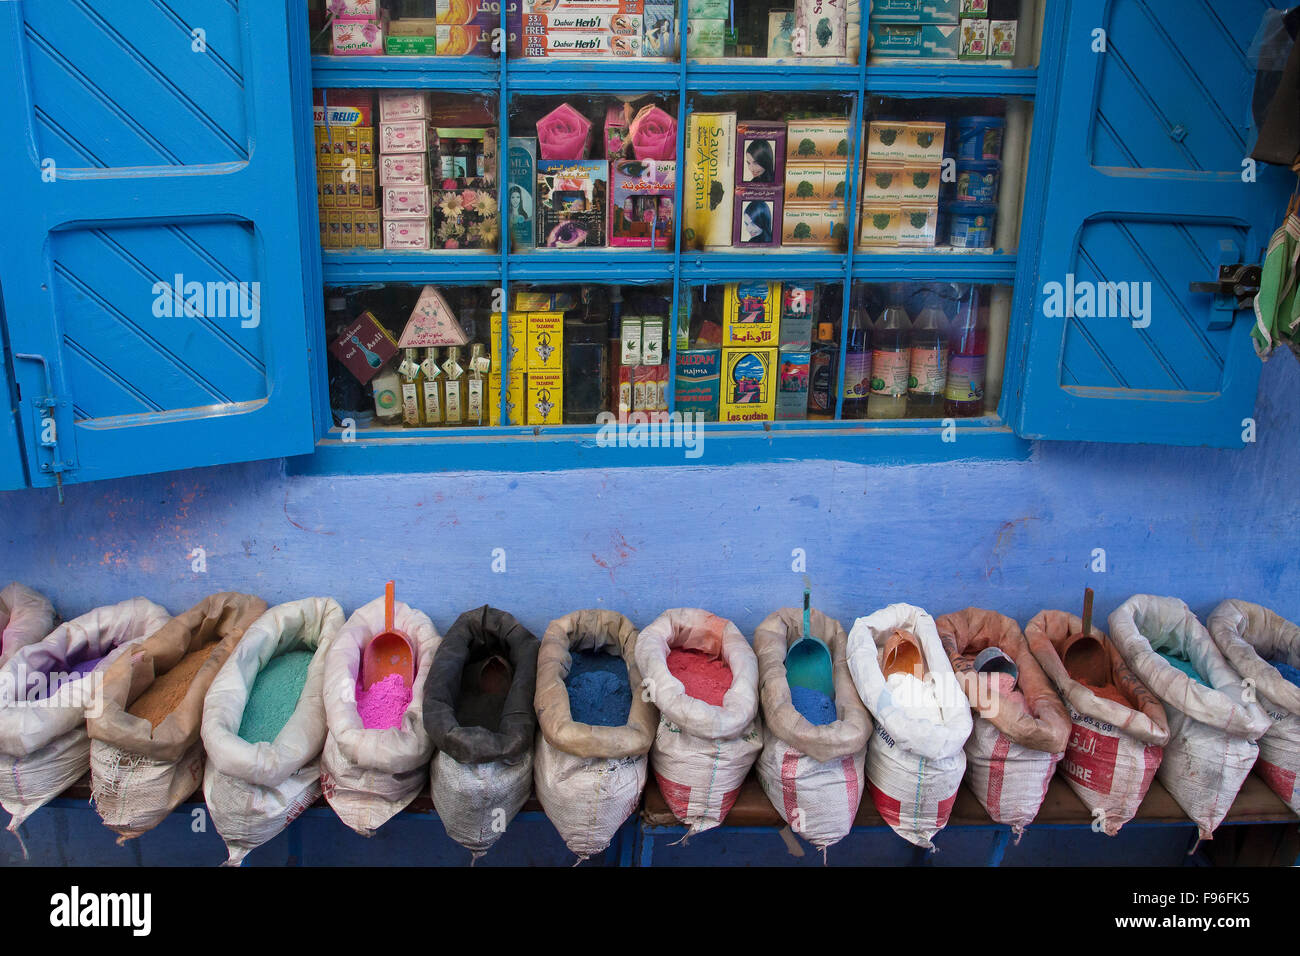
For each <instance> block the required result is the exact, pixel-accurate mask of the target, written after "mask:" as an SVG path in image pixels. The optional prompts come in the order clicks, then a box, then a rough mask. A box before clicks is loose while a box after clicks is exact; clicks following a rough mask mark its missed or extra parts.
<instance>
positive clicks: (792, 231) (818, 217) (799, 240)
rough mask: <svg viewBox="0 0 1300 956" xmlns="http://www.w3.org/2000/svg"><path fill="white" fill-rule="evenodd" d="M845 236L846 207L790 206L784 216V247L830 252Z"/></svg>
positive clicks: (825, 205)
mask: <svg viewBox="0 0 1300 956" xmlns="http://www.w3.org/2000/svg"><path fill="white" fill-rule="evenodd" d="M843 233H844V203H842V202H839V201H838V200H835V201H833V202H829V203H808V204H807V205H804V204H792V205H787V206H786V207H785V209H784V210H782V212H781V245H783V246H818V247H821V248H823V249H831V248H836V247H838V246H839V240H838V238H837V237H838V236H841V235H843Z"/></svg>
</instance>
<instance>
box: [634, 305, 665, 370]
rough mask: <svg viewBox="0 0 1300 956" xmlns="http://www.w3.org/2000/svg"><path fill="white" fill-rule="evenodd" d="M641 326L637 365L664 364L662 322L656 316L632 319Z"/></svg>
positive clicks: (660, 317) (661, 319)
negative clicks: (639, 357)
mask: <svg viewBox="0 0 1300 956" xmlns="http://www.w3.org/2000/svg"><path fill="white" fill-rule="evenodd" d="M632 321H634V322H636V323H638V324H639V325H640V326H641V361H640V362H639V363H638V364H639V365H662V364H663V363H664V354H665V353H664V320H663V317H662V316H658V315H643V316H640V317H633V319H632Z"/></svg>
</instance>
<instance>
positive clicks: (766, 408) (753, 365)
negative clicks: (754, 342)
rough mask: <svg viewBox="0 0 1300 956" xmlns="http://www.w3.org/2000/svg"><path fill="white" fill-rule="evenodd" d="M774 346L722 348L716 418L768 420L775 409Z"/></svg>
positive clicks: (775, 360)
mask: <svg viewBox="0 0 1300 956" xmlns="http://www.w3.org/2000/svg"><path fill="white" fill-rule="evenodd" d="M776 380H777V350H776V348H775V347H772V348H734V349H723V350H722V384H721V394H720V396H719V402H718V420H719V421H723V422H770V421H771V420H772V416H773V414H774V412H775V411H776Z"/></svg>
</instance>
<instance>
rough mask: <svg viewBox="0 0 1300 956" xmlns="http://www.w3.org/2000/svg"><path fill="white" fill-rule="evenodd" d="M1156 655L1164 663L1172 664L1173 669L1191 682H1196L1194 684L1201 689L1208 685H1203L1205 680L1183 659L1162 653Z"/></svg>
mask: <svg viewBox="0 0 1300 956" xmlns="http://www.w3.org/2000/svg"><path fill="white" fill-rule="evenodd" d="M1158 653H1159V654H1160V656H1161V657H1163V658H1164V659H1165V660H1166V661H1168V662H1169V663H1170V664H1173V665H1174V667H1177V668H1178V669H1179V670H1180V671H1182V672H1183V673H1184V674H1186V675H1187V676H1188V677H1190V678H1191V679H1192V680H1194V681H1196V683H1198V684H1200V685H1201V686H1202V687H1208V686H1209V685H1208V684H1206V683H1205V679H1204V678H1203V677H1201V675H1200V674H1199V673H1198V672H1197V670H1196V668H1195V667H1193V666H1192V665H1191V663H1190V662H1189V661H1186V660H1184V659H1183V658H1181V657H1178V656H1176V655H1174V654H1166V653H1165V652H1164V651H1159V652H1158Z"/></svg>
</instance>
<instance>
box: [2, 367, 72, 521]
mask: <svg viewBox="0 0 1300 956" xmlns="http://www.w3.org/2000/svg"><path fill="white" fill-rule="evenodd" d="M14 358H16V359H23V360H24V361H27V362H39V363H40V366H41V369H42V371H43V373H44V383H45V393H44V394H43V395H41V396H40V397H39V398H37V399H36V401H34V402H33V403H32V408H33V410H34V412H35V418H34V420H33V421H32V429H33V431H34V433H35V435H36V440H37V442H38V443H39V448H40V453H39V457H40V458H42V459H47V460H42V461H41V471H42V472H44V473H45V474H47V475H49V474H52V475H54V484H55V486H56V487H57V488H58V491H59V504H63V473H64V472H66V471H71V470H72V469H74V468H76V467H77V463H76V462H75V461H73V460H72V459H71V458H64V457H63V455H62V454H61V453H60V447H59V425H58V419H59V414H58V410H59V409H60V408H67V406H68V403H67V400H66V399H60V398H59V397H58V396H57V395H56V394H55V392H54V381H53V379H52V377H51V375H50V363H49V362H48V361H47V360H46V358H45V356H44V355H40V354H37V353H34V352H15V353H14ZM65 417H66V416H65Z"/></svg>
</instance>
